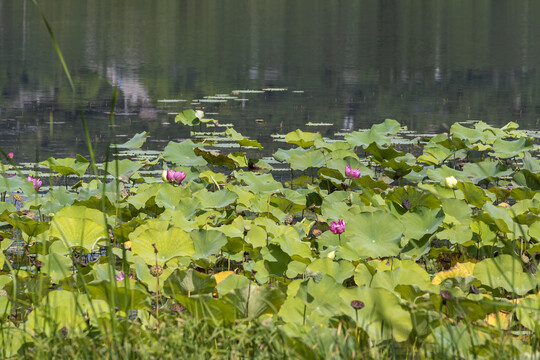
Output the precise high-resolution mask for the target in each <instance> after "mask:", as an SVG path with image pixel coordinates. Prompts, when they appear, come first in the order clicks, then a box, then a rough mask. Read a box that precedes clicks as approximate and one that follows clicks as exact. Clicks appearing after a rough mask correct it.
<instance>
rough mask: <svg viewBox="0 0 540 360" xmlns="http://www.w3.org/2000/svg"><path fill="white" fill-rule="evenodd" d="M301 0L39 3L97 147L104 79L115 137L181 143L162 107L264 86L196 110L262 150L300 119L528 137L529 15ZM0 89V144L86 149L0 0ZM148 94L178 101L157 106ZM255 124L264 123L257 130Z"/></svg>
mask: <svg viewBox="0 0 540 360" xmlns="http://www.w3.org/2000/svg"><path fill="white" fill-rule="evenodd" d="M299 4H300V5H298V4H296V5H295V4H292V3H291V2H285V1H273V2H269V1H249V0H248V1H245V2H242V4H229V5H228V6H225V5H224V4H216V3H211V2H204V1H203V2H198V3H197V4H194V3H193V4H192V3H178V2H174V1H164V2H163V3H160V4H156V6H153V7H150V8H149V7H148V5H147V4H145V2H142V1H141V2H140V1H135V2H130V3H127V2H124V1H118V2H115V3H107V4H105V3H102V2H99V1H92V0H89V1H88V2H85V3H84V5H81V4H77V5H74V4H72V3H69V2H67V1H58V2H55V3H43V4H41V6H42V7H43V9H44V12H45V13H46V14H47V16H48V17H49V20H50V22H51V25H52V26H53V30H55V32H56V35H57V38H58V41H59V44H60V46H61V47H62V50H63V52H64V56H65V58H66V61H67V63H68V66H69V67H70V70H71V74H72V76H73V78H74V82H75V84H76V87H77V89H78V91H79V96H80V98H81V100H82V105H83V108H84V111H85V114H86V116H87V118H88V119H89V120H90V127H91V129H92V131H94V134H93V135H94V136H93V137H94V138H95V140H96V141H98V142H101V143H104V142H106V141H110V133H109V130H110V127H109V126H108V116H107V115H106V114H105V112H107V111H109V109H110V99H111V96H112V89H111V86H110V85H109V84H113V85H115V86H116V87H117V88H118V91H119V96H118V99H117V103H116V109H115V110H116V112H117V113H118V115H119V116H118V118H117V131H118V132H121V133H122V134H123V135H126V134H127V135H133V134H134V133H135V132H140V131H142V130H147V131H151V133H152V136H153V137H154V138H158V137H161V138H164V139H179V138H182V137H185V136H188V134H189V132H188V130H186V129H179V128H178V127H176V126H175V127H173V126H170V127H168V128H167V127H166V126H163V125H164V124H171V123H173V118H172V117H171V116H168V115H167V113H168V112H178V111H181V110H182V109H183V108H187V107H191V106H196V105H191V104H190V102H191V101H192V100H194V99H201V98H203V97H205V96H211V95H215V94H223V93H225V94H230V92H231V91H232V90H235V89H262V88H267V87H285V88H288V89H289V90H290V91H289V92H287V93H284V94H280V93H272V94H270V93H265V94H263V95H246V96H245V98H247V100H241V101H238V102H235V101H233V100H231V101H229V102H228V103H226V104H209V105H208V104H207V105H205V106H206V110H207V111H209V112H216V113H217V115H215V116H214V117H215V118H217V119H219V120H220V122H233V123H235V124H236V126H237V129H238V130H239V131H241V132H242V133H244V134H245V135H248V136H252V137H255V138H263V139H268V137H269V135H270V134H272V133H276V132H285V131H290V130H294V129H295V128H297V127H300V128H302V127H303V126H304V124H305V123H307V122H309V121H311V122H325V123H326V122H331V123H335V124H336V126H335V127H334V129H333V130H334V131H338V130H344V131H353V130H356V129H359V128H365V127H368V126H369V125H370V124H372V123H374V122H379V121H381V120H383V119H384V118H388V117H389V118H395V119H397V120H399V121H400V122H402V123H403V124H404V125H407V126H409V128H413V129H418V130H420V131H425V130H428V131H438V130H439V129H441V128H445V127H446V126H448V124H451V123H453V122H454V121H459V120H467V119H470V118H477V119H482V120H485V121H488V122H490V123H492V124H496V125H501V124H504V123H506V122H508V121H518V122H520V124H521V125H522V126H525V127H535V126H537V124H536V121H537V120H536V119H537V117H538V116H537V113H536V112H537V110H536V109H537V108H540V103H539V102H540V99H537V98H536V94H537V93H539V92H538V91H537V90H538V86H539V85H540V82H539V80H540V78H538V75H537V73H536V67H537V66H538V65H539V63H540V50H539V49H540V46H538V45H539V44H538V42H539V39H540V36H539V35H540V20H538V19H536V18H535V17H532V16H530V15H529V13H530V12H533V13H534V12H535V11H537V10H538V11H540V5H538V4H536V3H532V2H529V1H521V0H518V1H498V2H486V3H482V5H478V4H477V6H476V7H473V6H472V4H462V6H461V7H458V6H453V5H452V4H450V3H449V2H445V1H433V2H430V3H429V4H427V3H425V2H422V1H412V2H408V5H403V3H397V2H396V3H394V2H378V1H364V2H354V3H349V4H347V5H344V4H341V3H336V4H327V3H325V2H324V1H317V0H314V1H310V2H306V1H300V2H299ZM390 5H391V6H390ZM475 13H482V14H483V15H485V16H483V17H477V16H475ZM119 15H122V16H119ZM0 90H1V92H0V123H1V124H2V125H3V127H4V129H5V130H4V133H7V132H9V133H10V134H13V136H10V138H9V139H6V137H3V138H2V139H0V146H2V147H4V146H11V147H13V146H15V147H19V148H21V146H22V145H21V144H22V142H24V141H29V140H30V139H31V140H32V141H33V142H34V143H38V144H39V146H40V149H41V151H44V152H46V151H52V150H51V149H54V151H65V152H67V153H69V152H70V151H72V150H65V149H64V150H61V147H62V146H66V145H65V144H66V141H65V138H70V139H75V140H74V141H73V143H74V144H75V145H76V146H75V149H77V150H76V151H84V141H80V139H79V138H82V137H81V136H80V124H79V119H78V114H77V111H76V107H75V104H76V102H75V101H74V99H73V97H72V96H71V94H70V93H69V88H68V84H67V82H66V81H65V76H64V74H63V73H62V69H61V67H60V65H59V62H58V59H57V55H56V53H55V51H54V48H53V47H52V44H51V42H50V39H49V37H48V35H47V34H46V32H45V31H44V27H43V24H42V23H41V20H40V18H39V16H38V14H37V11H36V9H35V7H34V5H33V3H32V2H29V1H28V0H23V1H20V2H13V1H7V0H0ZM292 90H302V91H303V93H302V94H293V93H292ZM240 97H244V95H241V96H240ZM160 99H185V100H187V102H185V103H179V104H176V105H175V106H173V105H168V106H165V105H164V104H162V103H158V100H160ZM197 106H203V105H197ZM51 118H52V123H53V132H52V133H53V135H54V136H53V137H52V138H49V135H50V134H51V129H50V123H51V121H50V119H51ZM256 119H263V120H264V125H257V126H255V125H254V123H255V120H256ZM222 120H223V121H222ZM54 125H58V126H57V127H56V128H54ZM304 129H305V128H304ZM310 130H312V131H313V129H310ZM39 132H40V133H39ZM61 132H63V133H64V134H65V135H64V136H62V135H61V134H60V133H61ZM269 141H270V140H268V141H267V145H268V146H270V142H269ZM47 147H48V148H47ZM34 150H35V149H33V150H31V151H28V152H29V153H31V152H34ZM32 156H34V155H32Z"/></svg>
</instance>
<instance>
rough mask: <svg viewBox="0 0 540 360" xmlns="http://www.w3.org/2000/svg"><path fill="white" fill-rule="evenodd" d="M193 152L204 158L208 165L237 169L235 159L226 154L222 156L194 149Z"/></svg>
mask: <svg viewBox="0 0 540 360" xmlns="http://www.w3.org/2000/svg"><path fill="white" fill-rule="evenodd" d="M193 152H194V153H195V155H197V156H202V157H203V159H204V160H206V162H207V163H209V164H212V165H215V166H227V167H228V168H229V169H234V168H235V167H236V164H235V162H234V161H233V159H231V158H230V157H228V156H227V155H225V154H220V153H218V152H214V151H205V150H202V149H199V148H194V149H193Z"/></svg>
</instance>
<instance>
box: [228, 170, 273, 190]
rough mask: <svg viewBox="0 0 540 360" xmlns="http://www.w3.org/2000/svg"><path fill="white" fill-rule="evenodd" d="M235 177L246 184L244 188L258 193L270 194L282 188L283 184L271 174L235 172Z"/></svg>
mask: <svg viewBox="0 0 540 360" xmlns="http://www.w3.org/2000/svg"><path fill="white" fill-rule="evenodd" d="M235 178H236V179H238V180H239V181H241V182H243V183H244V184H246V185H247V186H246V188H245V190H247V191H249V192H252V193H254V194H258V195H266V194H272V193H275V192H279V191H280V190H282V189H283V184H282V183H280V182H279V181H276V180H275V179H274V177H273V176H272V174H264V175H257V174H254V173H251V172H249V173H244V172H235Z"/></svg>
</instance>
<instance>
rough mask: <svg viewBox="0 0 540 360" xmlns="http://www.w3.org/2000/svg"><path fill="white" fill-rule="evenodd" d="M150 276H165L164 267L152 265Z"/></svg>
mask: <svg viewBox="0 0 540 360" xmlns="http://www.w3.org/2000/svg"><path fill="white" fill-rule="evenodd" d="M150 274H152V276H153V277H157V276H161V275H162V274H163V266H161V265H152V267H151V268H150Z"/></svg>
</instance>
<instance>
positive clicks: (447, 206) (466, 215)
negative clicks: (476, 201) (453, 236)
mask: <svg viewBox="0 0 540 360" xmlns="http://www.w3.org/2000/svg"><path fill="white" fill-rule="evenodd" d="M441 202H442V208H443V211H444V214H445V217H444V223H445V224H455V225H469V224H470V223H471V222H472V219H471V216H472V209H471V208H470V207H469V205H467V203H466V202H465V201H463V200H459V199H452V198H450V199H445V198H443V199H441Z"/></svg>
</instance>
